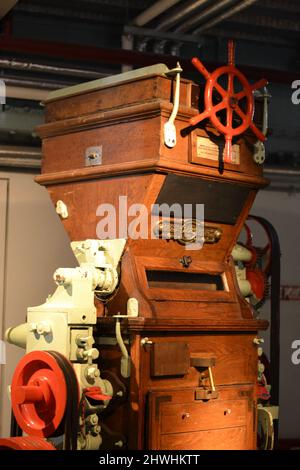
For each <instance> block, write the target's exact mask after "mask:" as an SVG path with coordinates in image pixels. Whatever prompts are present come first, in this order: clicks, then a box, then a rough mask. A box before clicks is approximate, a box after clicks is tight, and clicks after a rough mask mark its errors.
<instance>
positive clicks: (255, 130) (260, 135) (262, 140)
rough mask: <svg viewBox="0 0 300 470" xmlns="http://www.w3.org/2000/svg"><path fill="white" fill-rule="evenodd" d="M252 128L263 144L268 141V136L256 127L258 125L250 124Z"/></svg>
mask: <svg viewBox="0 0 300 470" xmlns="http://www.w3.org/2000/svg"><path fill="white" fill-rule="evenodd" d="M250 128H251V130H252V132H253V133H254V134H255V135H256V137H257V138H258V139H259V140H260V141H261V142H264V141H265V140H266V136H265V135H264V134H263V133H262V132H261V131H260V130H259V129H258V128H257V127H256V125H255V124H254V123H253V122H252V121H251V122H250Z"/></svg>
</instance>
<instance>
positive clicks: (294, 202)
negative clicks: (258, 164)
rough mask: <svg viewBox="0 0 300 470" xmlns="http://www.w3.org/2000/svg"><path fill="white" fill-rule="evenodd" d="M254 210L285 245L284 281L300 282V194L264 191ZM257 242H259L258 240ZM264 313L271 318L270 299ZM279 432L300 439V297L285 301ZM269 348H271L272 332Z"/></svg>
mask: <svg viewBox="0 0 300 470" xmlns="http://www.w3.org/2000/svg"><path fill="white" fill-rule="evenodd" d="M251 213H252V214H255V215H260V216H262V217H265V218H266V219H268V220H269V221H270V222H271V223H272V224H273V225H274V227H275V229H276V230H277V232H278V235H279V239H280V245H281V253H282V256H281V284H289V285H298V286H299V285H300V194H299V193H298V194H287V193H284V192H275V191H269V190H264V191H261V192H260V193H259V194H258V196H257V199H256V201H255V204H254V207H253V209H252V211H251ZM254 244H255V243H254ZM262 317H263V318H267V319H269V302H268V303H266V305H265V306H264V309H263V312H262ZM280 323H281V332H280V420H279V435H280V437H281V438H285V439H292V438H294V439H297V438H298V439H300V402H299V389H300V365H294V364H293V363H292V361H291V355H292V349H291V344H292V342H293V341H294V340H295V339H299V340H300V301H298V302H297V301H284V302H281V322H280ZM262 336H265V337H266V345H265V351H266V352H268V335H262Z"/></svg>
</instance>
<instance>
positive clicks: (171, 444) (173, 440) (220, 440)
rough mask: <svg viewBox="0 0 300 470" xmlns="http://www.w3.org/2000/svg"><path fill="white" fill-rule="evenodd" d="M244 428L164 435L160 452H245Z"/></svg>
mask: <svg viewBox="0 0 300 470" xmlns="http://www.w3.org/2000/svg"><path fill="white" fill-rule="evenodd" d="M246 431H247V430H246V427H245V426H243V427H236V428H227V429H214V430H209V431H198V432H189V433H187V432H185V433H176V434H165V435H162V436H161V440H160V449H162V450H164V449H165V450H246V449H249V448H248V447H247V445H246Z"/></svg>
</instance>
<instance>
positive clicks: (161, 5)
mask: <svg viewBox="0 0 300 470" xmlns="http://www.w3.org/2000/svg"><path fill="white" fill-rule="evenodd" d="M179 1H180V0H160V1H158V2H156V3H154V5H151V7H149V8H147V10H145V11H143V12H142V13H140V14H139V15H138V16H137V17H136V18H135V19H134V20H133V22H132V24H134V25H136V26H144V25H145V24H147V23H149V22H150V21H152V20H154V18H156V17H157V16H159V15H161V14H162V13H163V12H164V11H166V10H167V9H168V8H171V7H172V6H173V5H176V3H178V2H179Z"/></svg>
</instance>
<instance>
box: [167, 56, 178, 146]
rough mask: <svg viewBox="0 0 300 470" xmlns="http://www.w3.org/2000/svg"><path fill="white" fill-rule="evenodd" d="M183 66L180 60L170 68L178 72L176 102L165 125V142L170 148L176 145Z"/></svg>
mask: <svg viewBox="0 0 300 470" xmlns="http://www.w3.org/2000/svg"><path fill="white" fill-rule="evenodd" d="M181 72H182V68H181V67H180V64H179V62H177V67H176V68H175V69H173V70H170V72H169V73H170V74H171V73H176V83H175V94H174V104H173V110H172V113H171V116H170V117H169V120H168V121H167V122H166V123H165V125H164V142H165V145H166V146H167V147H169V148H173V147H175V145H176V127H175V124H174V121H175V119H176V116H177V113H178V108H179V96H180V74H181Z"/></svg>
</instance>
